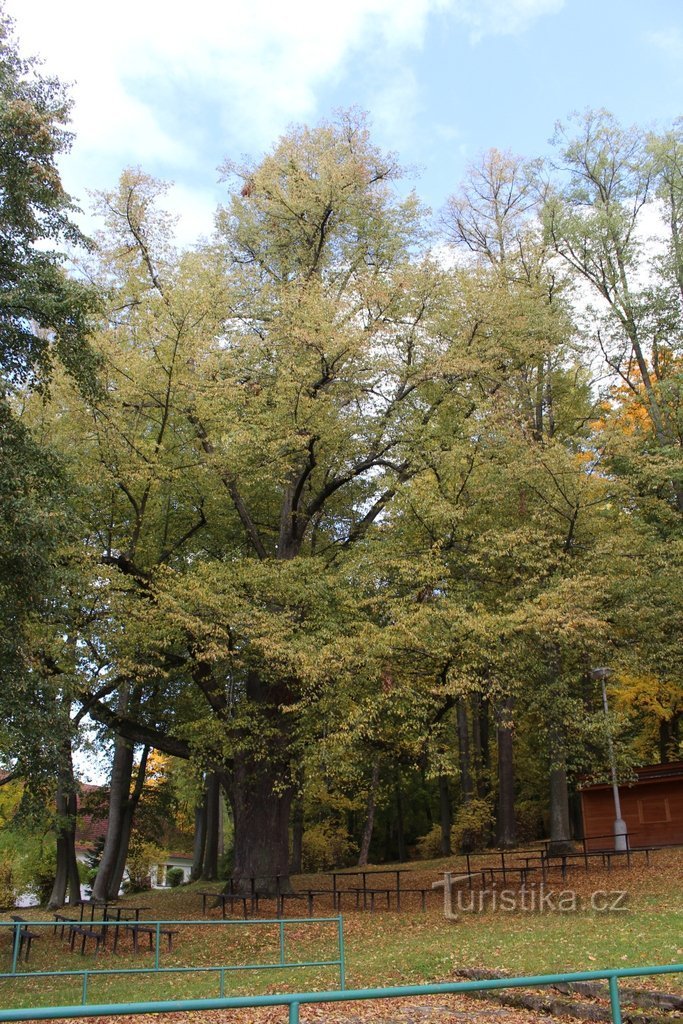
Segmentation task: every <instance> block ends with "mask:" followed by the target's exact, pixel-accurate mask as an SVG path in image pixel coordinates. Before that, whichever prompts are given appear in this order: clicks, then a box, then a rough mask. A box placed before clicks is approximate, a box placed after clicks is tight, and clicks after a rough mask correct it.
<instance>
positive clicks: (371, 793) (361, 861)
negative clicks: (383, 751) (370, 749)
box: [358, 758, 379, 868]
mask: <svg viewBox="0 0 683 1024" xmlns="http://www.w3.org/2000/svg"><path fill="white" fill-rule="evenodd" d="M378 785H379V758H376V759H375V761H374V762H373V765H372V778H371V779H370V788H369V790H368V803H367V810H366V813H365V825H364V827H363V838H362V840H361V844H360V853H359V854H358V867H359V868H362V867H364V866H365V865H366V864H367V862H368V857H369V855H370V843H371V842H372V831H373V829H374V827H375V808H376V805H377V786H378Z"/></svg>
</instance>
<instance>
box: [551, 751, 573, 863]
mask: <svg viewBox="0 0 683 1024" xmlns="http://www.w3.org/2000/svg"><path fill="white" fill-rule="evenodd" d="M568 847H571V825H570V821H569V788H568V786H567V771H566V769H565V768H564V767H560V768H553V769H551V772H550V850H551V852H552V853H563V852H566V850H567V848H568Z"/></svg>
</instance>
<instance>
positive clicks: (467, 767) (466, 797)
mask: <svg viewBox="0 0 683 1024" xmlns="http://www.w3.org/2000/svg"><path fill="white" fill-rule="evenodd" d="M455 711H456V721H457V724H458V760H459V762H460V793H461V795H462V802H463V803H464V804H468V803H469V802H470V800H471V799H472V797H473V795H474V786H473V783H472V761H471V757H470V730H469V722H468V720H467V705H466V703H465V701H464V699H463V698H462V697H460V698H459V699H458V701H457V703H456V706H455Z"/></svg>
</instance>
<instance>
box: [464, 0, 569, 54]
mask: <svg viewBox="0 0 683 1024" xmlns="http://www.w3.org/2000/svg"><path fill="white" fill-rule="evenodd" d="M564 4H565V0H457V2H456V5H455V14H456V17H457V18H458V20H459V21H462V22H463V24H465V25H467V26H468V27H469V28H470V29H471V32H470V41H471V42H473V43H476V42H479V41H480V40H481V39H482V37H483V36H488V35H517V34H518V33H520V32H524V31H526V29H528V28H529V26H530V25H531V24H532V22H534V21H536V19H537V18H540V17H543V16H544V15H547V14H557V13H558V12H559V11H561V10H562V8H563V7H564Z"/></svg>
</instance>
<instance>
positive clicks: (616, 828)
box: [591, 668, 628, 850]
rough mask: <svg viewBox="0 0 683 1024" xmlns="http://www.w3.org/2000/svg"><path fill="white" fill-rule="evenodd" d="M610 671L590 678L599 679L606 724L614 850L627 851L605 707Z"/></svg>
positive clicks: (600, 671)
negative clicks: (612, 797)
mask: <svg viewBox="0 0 683 1024" xmlns="http://www.w3.org/2000/svg"><path fill="white" fill-rule="evenodd" d="M610 672H611V669H609V668H593V669H591V677H592V678H593V679H599V680H600V684H601V686H602V706H603V709H604V712H605V722H606V723H607V749H608V752H609V764H610V770H611V772H612V794H613V796H614V815H615V817H614V825H613V826H612V831H613V832H614V849H615V850H627V849H628V829H627V827H626V822H625V821H624V819H623V818H622V816H621V800H620V799H619V784H618V782H617V764H616V761H615V758H614V744H613V743H612V729H611V727H610V724H609V707H608V706H607V688H606V686H605V681H606V679H607V677H608V676H609V674H610Z"/></svg>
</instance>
